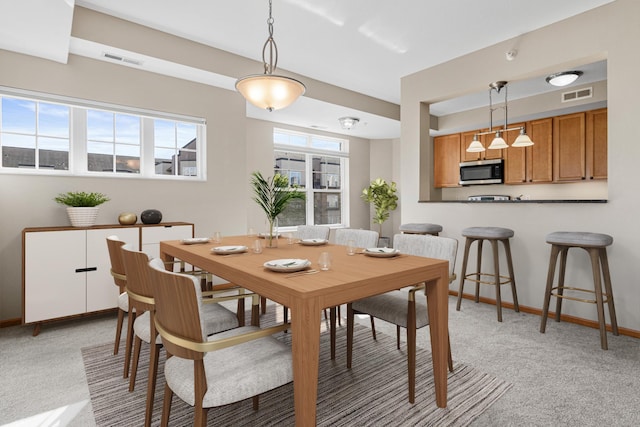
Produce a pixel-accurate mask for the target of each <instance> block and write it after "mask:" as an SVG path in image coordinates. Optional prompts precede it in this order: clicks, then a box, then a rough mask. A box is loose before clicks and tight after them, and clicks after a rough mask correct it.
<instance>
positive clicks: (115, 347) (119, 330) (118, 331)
mask: <svg viewBox="0 0 640 427" xmlns="http://www.w3.org/2000/svg"><path fill="white" fill-rule="evenodd" d="M123 323H124V310H120V309H118V323H117V324H116V340H115V342H114V345H113V354H114V355H116V354H118V349H119V348H120V336H121V335H122V324H123Z"/></svg>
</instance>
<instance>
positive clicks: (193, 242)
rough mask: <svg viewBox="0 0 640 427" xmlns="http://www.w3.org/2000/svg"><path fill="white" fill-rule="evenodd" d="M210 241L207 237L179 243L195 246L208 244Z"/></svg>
mask: <svg viewBox="0 0 640 427" xmlns="http://www.w3.org/2000/svg"><path fill="white" fill-rule="evenodd" d="M210 241H211V239H210V238H208V237H192V238H189V239H182V240H180V243H182V244H183V245H195V244H198V243H209V242H210Z"/></svg>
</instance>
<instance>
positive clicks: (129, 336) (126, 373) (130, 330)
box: [122, 309, 136, 378]
mask: <svg viewBox="0 0 640 427" xmlns="http://www.w3.org/2000/svg"><path fill="white" fill-rule="evenodd" d="M135 321H136V312H135V311H133V310H131V309H129V315H128V316H127V343H126V345H125V355H124V373H123V374H122V378H127V377H128V376H129V366H130V365H131V346H132V345H133V336H134V333H133V323H134V322H135Z"/></svg>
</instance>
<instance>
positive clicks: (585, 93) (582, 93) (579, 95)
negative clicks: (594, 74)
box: [562, 87, 593, 102]
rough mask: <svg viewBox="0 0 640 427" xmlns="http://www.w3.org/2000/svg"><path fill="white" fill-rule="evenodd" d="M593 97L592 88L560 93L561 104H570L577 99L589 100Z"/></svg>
mask: <svg viewBox="0 0 640 427" xmlns="http://www.w3.org/2000/svg"><path fill="white" fill-rule="evenodd" d="M592 96H593V88H592V87H585V88H582V89H578V90H574V91H571V92H563V93H562V102H572V101H577V100H579V99H585V98H591V97H592Z"/></svg>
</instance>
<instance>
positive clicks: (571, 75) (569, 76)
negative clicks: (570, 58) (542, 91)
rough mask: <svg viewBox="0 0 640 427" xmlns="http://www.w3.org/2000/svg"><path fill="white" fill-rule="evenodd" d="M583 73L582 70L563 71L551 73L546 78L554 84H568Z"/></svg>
mask: <svg viewBox="0 0 640 427" xmlns="http://www.w3.org/2000/svg"><path fill="white" fill-rule="evenodd" d="M582 74H583V73H582V71H562V72H561V73H554V74H551V75H550V76H548V77H547V78H546V79H545V80H546V81H547V83H549V84H550V85H553V86H567V85H570V84H571V83H573V82H575V81H576V80H577V79H578V77H580V76H581V75H582Z"/></svg>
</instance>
